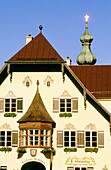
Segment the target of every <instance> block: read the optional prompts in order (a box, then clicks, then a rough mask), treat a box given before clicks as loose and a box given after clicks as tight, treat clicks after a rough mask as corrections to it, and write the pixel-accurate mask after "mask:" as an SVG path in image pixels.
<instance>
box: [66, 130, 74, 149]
mask: <svg viewBox="0 0 111 170" xmlns="http://www.w3.org/2000/svg"><path fill="white" fill-rule="evenodd" d="M65 132H69V146H65ZM71 132H75V136H74V137H75V141H73V142H75V146H71V143H72V140H71ZM63 147H67V148H76V147H77V132H76V130H64V131H63Z"/></svg>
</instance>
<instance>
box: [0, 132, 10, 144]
mask: <svg viewBox="0 0 111 170" xmlns="http://www.w3.org/2000/svg"><path fill="white" fill-rule="evenodd" d="M0 132H5V146H4V147H7V145H6V144H7V142H8V141H7V132H11V141H10V142H11V145H9V146H12V131H11V130H0ZM0 147H2V146H0Z"/></svg>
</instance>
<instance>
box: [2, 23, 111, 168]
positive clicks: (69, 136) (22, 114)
mask: <svg viewBox="0 0 111 170" xmlns="http://www.w3.org/2000/svg"><path fill="white" fill-rule="evenodd" d="M39 28H40V33H39V34H38V35H37V36H36V37H35V38H32V36H30V35H29V36H27V37H26V42H27V44H26V45H25V46H24V47H23V48H22V49H21V50H20V51H19V52H17V53H16V54H15V55H14V56H13V57H12V58H10V59H9V60H8V61H7V62H5V65H4V67H3V68H2V69H1V71H0V168H1V170H31V169H33V170H35V169H37V170H49V169H50V170H60V169H63V170H107V169H109V170H110V169H111V158H110V157H111V136H110V134H111V128H110V125H111V123H110V122H111V118H110V117H111V114H110V112H111V90H110V88H111V82H110V72H111V65H108V66H106V65H104V66H101V65H94V64H95V63H96V57H95V56H94V54H93V53H92V52H91V49H90V45H91V42H92V40H93V37H92V36H91V35H90V34H89V32H88V27H87V22H86V30H85V33H84V34H83V35H82V36H81V39H80V40H81V42H82V45H83V50H82V52H81V53H80V55H79V56H78V57H77V63H78V64H79V65H76V66H74V65H71V61H70V59H69V58H67V59H66V61H64V60H63V59H62V58H61V56H60V55H59V54H58V53H57V52H56V51H55V49H54V48H53V47H52V46H51V44H50V43H49V42H48V41H47V39H46V38H45V37H44V35H43V34H42V26H40V27H39Z"/></svg>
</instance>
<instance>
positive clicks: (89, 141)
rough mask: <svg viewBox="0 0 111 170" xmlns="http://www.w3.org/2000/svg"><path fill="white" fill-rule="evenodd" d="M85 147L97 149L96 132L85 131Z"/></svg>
mask: <svg viewBox="0 0 111 170" xmlns="http://www.w3.org/2000/svg"><path fill="white" fill-rule="evenodd" d="M85 134H86V135H85V137H86V140H85V141H86V147H97V132H96V131H86V132H85Z"/></svg>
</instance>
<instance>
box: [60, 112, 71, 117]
mask: <svg viewBox="0 0 111 170" xmlns="http://www.w3.org/2000/svg"><path fill="white" fill-rule="evenodd" d="M59 116H60V117H72V113H60V114H59Z"/></svg>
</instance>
